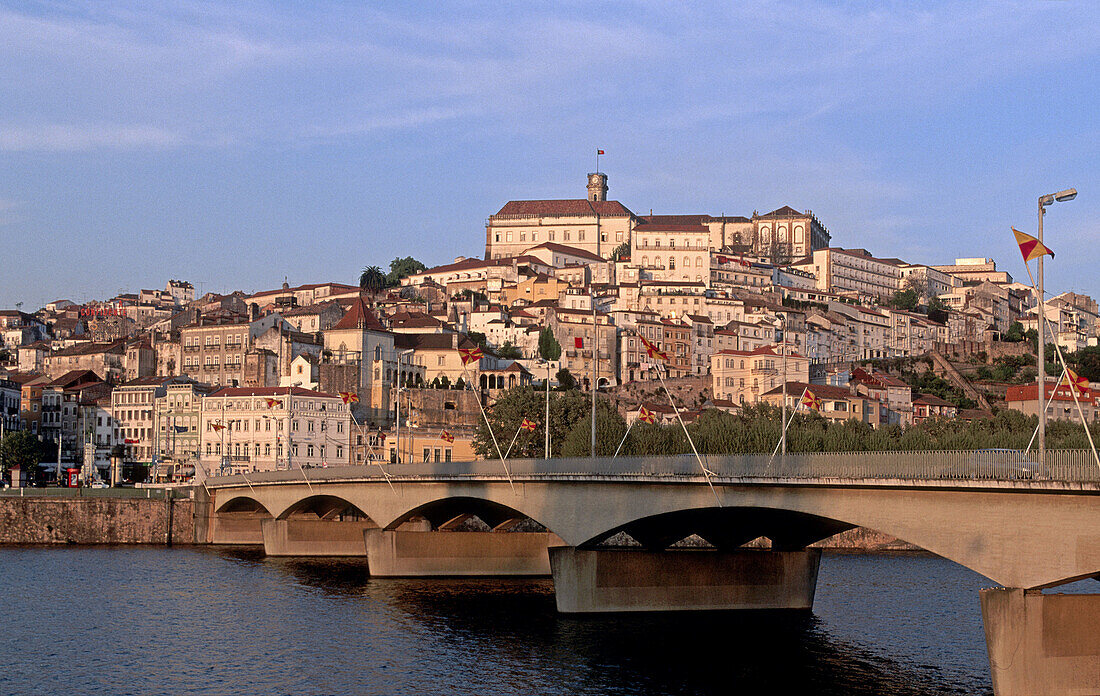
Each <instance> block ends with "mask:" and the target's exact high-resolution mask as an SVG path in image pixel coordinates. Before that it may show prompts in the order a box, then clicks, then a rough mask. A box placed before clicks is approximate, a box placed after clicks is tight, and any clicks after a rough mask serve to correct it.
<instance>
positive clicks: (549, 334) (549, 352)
mask: <svg viewBox="0 0 1100 696" xmlns="http://www.w3.org/2000/svg"><path fill="white" fill-rule="evenodd" d="M539 357H540V358H542V359H543V360H557V359H558V358H560V357H561V344H560V343H558V339H557V338H555V337H554V332H553V331H551V330H550V327H549V326H544V327H542V331H540V332H539Z"/></svg>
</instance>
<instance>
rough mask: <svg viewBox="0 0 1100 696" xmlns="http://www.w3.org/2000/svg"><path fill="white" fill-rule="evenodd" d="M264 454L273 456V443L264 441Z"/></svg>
mask: <svg viewBox="0 0 1100 696" xmlns="http://www.w3.org/2000/svg"><path fill="white" fill-rule="evenodd" d="M264 456H265V457H270V456H271V443H270V442H265V443H264Z"/></svg>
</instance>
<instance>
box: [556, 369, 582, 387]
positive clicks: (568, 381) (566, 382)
mask: <svg viewBox="0 0 1100 696" xmlns="http://www.w3.org/2000/svg"><path fill="white" fill-rule="evenodd" d="M554 378H555V379H556V380H558V389H559V390H561V391H571V390H573V389H576V388H577V378H576V377H574V376H573V373H572V372H570V371H569V370H567V369H565V368H564V367H563V368H561V369H560V370H558V374H556V375H554Z"/></svg>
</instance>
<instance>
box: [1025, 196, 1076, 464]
mask: <svg viewBox="0 0 1100 696" xmlns="http://www.w3.org/2000/svg"><path fill="white" fill-rule="evenodd" d="M1074 198H1077V189H1075V188H1068V189H1065V190H1063V191H1059V192H1058V193H1048V194H1047V195H1045V196H1039V234H1038V237H1039V244H1042V243H1043V216H1044V215H1046V212H1047V211H1046V207H1047V206H1048V205H1053V204H1054V203H1055V202H1057V203H1067V202H1069V201H1072V200H1073V199H1074ZM1025 263H1026V261H1025ZM1035 272H1036V274H1037V276H1038V281H1037V282H1036V284H1035V293H1036V294H1037V295H1038V298H1037V301H1038V303H1039V306H1038V321H1037V322H1035V323H1036V328H1037V329H1038V331H1037V333H1038V341H1036V343H1037V344H1038V345H1037V346H1036V348H1037V350H1036V351H1035V352H1036V353H1038V356H1037V357H1036V359H1035V362H1036V372H1037V373H1038V377H1037V381H1036V385H1035V386H1036V391H1037V393H1036V399H1037V400H1038V406H1039V466H1046V462H1047V459H1046V454H1047V409H1046V406H1045V402H1046V387H1047V363H1046V355H1045V353H1046V326H1047V314H1046V307H1045V306H1044V303H1043V257H1042V256H1040V257H1039V260H1038V262H1037V263H1036V269H1035ZM1051 338H1053V339H1054V340H1055V341H1057V340H1058V337H1057V336H1052V337H1051ZM1055 389H1057V386H1055Z"/></svg>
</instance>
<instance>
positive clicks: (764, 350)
mask: <svg viewBox="0 0 1100 696" xmlns="http://www.w3.org/2000/svg"><path fill="white" fill-rule="evenodd" d="M718 354H719V355H744V356H748V355H774V356H775V357H777V358H782V357H783V356H781V355H780V354H779V353H777V352H776V350H775V346H774V345H767V346H760V347H759V348H757V349H755V350H731V349H728V348H727V349H726V350H720V351H718ZM787 357H789V358H801V357H803V356H802V355H800V354H798V353H795V352H788V353H787Z"/></svg>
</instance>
